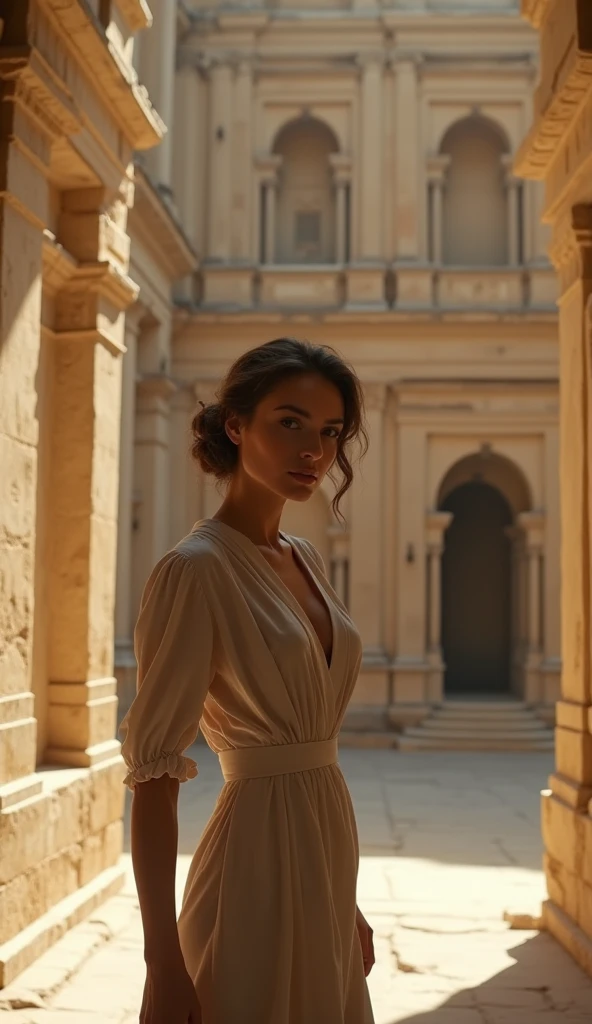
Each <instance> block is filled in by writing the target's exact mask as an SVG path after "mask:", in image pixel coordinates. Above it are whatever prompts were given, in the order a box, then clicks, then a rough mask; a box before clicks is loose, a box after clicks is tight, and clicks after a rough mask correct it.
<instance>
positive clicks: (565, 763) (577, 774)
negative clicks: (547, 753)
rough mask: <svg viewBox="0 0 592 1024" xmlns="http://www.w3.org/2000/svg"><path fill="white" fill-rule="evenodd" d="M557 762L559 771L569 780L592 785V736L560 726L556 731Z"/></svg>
mask: <svg viewBox="0 0 592 1024" xmlns="http://www.w3.org/2000/svg"><path fill="white" fill-rule="evenodd" d="M555 762H556V766H557V771H559V772H561V774H562V775H566V776H567V777H568V778H569V779H574V780H575V781H576V782H582V783H584V784H585V785H586V784H587V785H590V783H592V736H591V735H590V733H589V732H579V731H576V730H574V729H566V728H564V727H563V726H558V727H557V728H556V730H555Z"/></svg>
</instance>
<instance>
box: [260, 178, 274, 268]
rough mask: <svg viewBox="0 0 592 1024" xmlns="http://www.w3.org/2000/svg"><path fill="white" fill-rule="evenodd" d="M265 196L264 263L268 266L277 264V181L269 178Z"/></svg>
mask: <svg viewBox="0 0 592 1024" xmlns="http://www.w3.org/2000/svg"><path fill="white" fill-rule="evenodd" d="M263 196H264V224H265V241H264V262H265V263H268V264H273V263H275V258H276V250H275V240H276V227H277V226H276V206H277V203H276V198H277V179H275V178H268V179H266V180H265V181H264V182H263Z"/></svg>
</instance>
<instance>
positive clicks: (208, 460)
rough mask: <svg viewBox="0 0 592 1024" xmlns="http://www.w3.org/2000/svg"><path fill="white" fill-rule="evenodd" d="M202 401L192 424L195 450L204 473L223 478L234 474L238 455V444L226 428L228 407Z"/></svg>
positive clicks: (195, 457)
mask: <svg viewBox="0 0 592 1024" xmlns="http://www.w3.org/2000/svg"><path fill="white" fill-rule="evenodd" d="M198 402H199V404H200V405H201V409H200V410H198V412H197V413H196V415H195V416H194V417H193V421H192V424H191V429H192V433H193V444H192V446H191V453H192V455H193V458H194V459H195V460H196V461H197V462H198V464H199V465H200V467H201V469H202V470H203V472H204V473H211V474H213V475H214V476H215V477H218V478H219V479H222V478H224V477H227V476H229V474H231V473H232V471H233V469H234V467H235V465H236V462H237V458H238V454H237V450H236V446H235V445H234V444H233V443H232V441H231V440H230V438H229V437H228V434H227V433H226V430H225V419H226V417H225V410H224V408H223V406H222V405H221V404H220V402H209V403H208V404H207V405H206V404H205V402H202V400H201V399H198Z"/></svg>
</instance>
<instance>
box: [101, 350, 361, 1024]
mask: <svg viewBox="0 0 592 1024" xmlns="http://www.w3.org/2000/svg"><path fill="white" fill-rule="evenodd" d="M219 399H220V400H219V402H218V403H216V404H213V405H208V406H203V408H202V410H201V411H200V412H199V413H198V415H197V416H196V417H195V419H194V421H193V431H194V439H195V440H194V445H193V453H194V455H195V457H196V459H197V461H198V463H199V465H200V466H201V468H202V469H203V470H204V471H205V472H206V473H213V474H214V476H215V477H217V478H218V479H219V480H225V481H227V482H228V487H227V491H226V497H225V498H224V501H223V502H222V505H221V506H220V508H219V510H218V511H217V512H216V514H215V515H214V516H213V517H212V518H211V519H203V520H201V521H200V522H198V523H196V525H195V527H194V528H193V530H192V532H191V533H190V534H189V536H188V537H186V538H185V539H184V540H182V541H181V542H180V543H179V544H177V546H176V548H175V549H174V550H173V551H171V552H169V553H168V554H167V555H165V557H164V558H163V559H161V561H160V562H159V563H158V565H157V566H156V567H155V569H154V570H153V572H152V574H151V576H150V579H149V580H148V583H147V585H146V589H145V591H144V596H143V599H142V606H141V610H140V615H139V619H138V623H137V626H136V635H135V644H136V655H137V660H138V693H137V696H136V698H135V700H134V703H133V704H132V706H131V708H130V710H129V712H128V714H127V715H126V717H125V719H124V721H123V723H122V726H121V729H122V732H123V734H124V742H123V748H122V749H123V756H124V759H125V761H126V764H127V766H128V769H129V774H128V775H127V777H126V780H125V781H126V783H127V785H129V786H130V787H131V788H132V789H133V790H134V797H133V802H132V858H133V864H134V873H135V876H136V882H137V887H138V894H139V899H140V908H141V913H142V922H143V927H144V943H145V960H146V967H147V975H146V986H145V990H144V1000H143V1004H142V1010H141V1014H140V1021H141V1022H142V1024H187V1022H188V1021H190V1022H191V1024H198V1022H199V1024H371V1022H372V1020H373V1017H372V1010H371V1007H370V1000H369V996H368V989H367V985H366V981H365V976H367V975H368V973H369V971H370V969H371V968H372V965H373V963H374V952H373V945H372V931H371V929H370V927H369V925H368V924H367V922H366V921H365V920H364V918H363V916H362V914H361V912H360V911H359V909H358V908H357V906H356V895H355V890H356V877H357V870H358V841H357V832H356V824H355V819H354V814H353V809H352V804H351V799H350V796H349V792H348V789H347V786H346V784H345V781H344V778H343V775H342V773H341V770H340V768H339V766H338V763H337V739H336V737H337V734H338V732H339V727H340V724H341V721H342V719H343V715H344V712H345V709H346V706H347V702H348V700H349V697H350V695H351V692H352V689H353V687H354V684H355V682H356V677H357V673H358V669H359V665H360V660H361V643H360V638H359V636H358V634H357V632H356V630H355V627H354V625H353V623H352V621H351V619H350V618H349V615H348V613H347V610H346V609H345V607H344V605H343V604H342V602H341V601H340V599H339V597H338V596H337V594H336V593H335V592H334V590H333V589H332V588H331V586H330V584H329V582H328V580H327V578H326V576H325V572H324V568H323V564H322V561H321V558H320V556H319V554H318V553H317V551H316V550H315V548H314V547H313V545H312V544H311V543H310V542H309V541H307V540H304V539H302V538H296V537H288V536H286V535H285V534H283V533H281V532H280V530H279V523H280V517H281V514H282V510H283V507H284V504H285V502H286V501H287V500H288V499H290V500H292V501H301V502H304V501H307V500H308V499H309V498H310V497H311V495H312V494H314V492H315V491H316V490H318V488H319V487H320V485H321V481H322V479H323V477H324V476H325V474H326V473H328V472H329V471H330V470H331V469H332V467H333V466H334V465H336V466H337V467H338V468H339V470H340V471H341V474H342V477H343V481H342V484H341V489H340V490H339V491H338V493H337V494H336V496H335V499H334V503H333V505H334V508H335V510H336V511H337V512H339V499H340V498H341V497H342V496H343V494H344V493H345V491H346V490H347V489H348V487H349V486H350V484H351V481H352V469H351V465H350V462H349V459H348V451H349V448H350V446H351V444H352V442H355V441H359V440H361V442H362V447H363V448H365V447H367V437H366V433H365V430H364V427H363V424H362V391H361V386H360V382H359V381H358V379H357V377H356V376H355V374H354V372H353V370H352V369H351V368H350V367H349V366H347V365H346V364H345V363H344V362H343V361H342V360H341V359H340V358H339V356H338V355H337V354H336V353H335V352H334V351H333V350H332V349H329V348H327V347H321V346H313V345H310V344H308V343H304V342H299V341H293V340H291V339H285V338H282V339H279V340H277V341H273V342H269V343H268V344H266V345H261V346H260V347H258V348H256V349H253V350H252V351H249V352H247V353H246V354H245V355H243V356H242V357H241V358H240V359H238V360H237V362H236V363H235V364H234V365H233V366H232V367H231V369H230V371H229V373H228V375H227V377H226V379H225V381H224V382H223V384H222V386H221V388H220V391H219ZM202 405H203V403H202ZM198 727H201V730H202V732H203V734H204V736H205V738H206V740H207V742H208V744H209V745H210V747H211V748H212V750H214V751H215V752H216V753H217V754H218V756H219V758H220V764H221V768H222V772H223V774H224V778H225V784H224V786H223V788H222V790H221V793H220V796H219V798H218V801H217V803H216V806H215V809H214V812H213V814H212V817H211V818H210V820H209V822H208V825H207V826H206V829H205V831H204V834H203V836H202V839H201V841H200V843H199V846H198V848H197V851H196V853H195V856H194V858H193V861H192V864H191V868H190V871H189V876H188V879H187V885H186V888H185V894H184V898H183V905H182V910H181V914H180V917H179V920H178V922H177V921H176V920H175V896H174V893H175V863H176V854H177V797H178V790H179V783H180V782H184V781H186V780H187V779H189V778H192V777H193V776H195V775H196V774H197V766H196V764H195V762H194V761H192V760H191V759H190V758H188V757H186V756H185V755H184V753H183V752H184V750H185V749H186V748H187V747H188V746H189V744H191V743H192V742H193V741H194V739H195V737H196V735H197V731H198Z"/></svg>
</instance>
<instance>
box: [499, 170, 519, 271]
mask: <svg viewBox="0 0 592 1024" xmlns="http://www.w3.org/2000/svg"><path fill="white" fill-rule="evenodd" d="M513 165H514V160H513V157H512V156H511V155H510V154H506V155H504V156H503V157H502V168H503V174H504V181H505V186H506V195H507V203H508V206H507V217H508V229H507V230H508V263H509V264H510V266H511V267H516V266H518V263H519V261H520V248H521V245H520V242H521V238H520V235H521V233H522V232H521V223H520V192H521V189H522V182H521V181H520V179H519V178H516V177H515V176H514V174H513V173H512V171H513Z"/></svg>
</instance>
